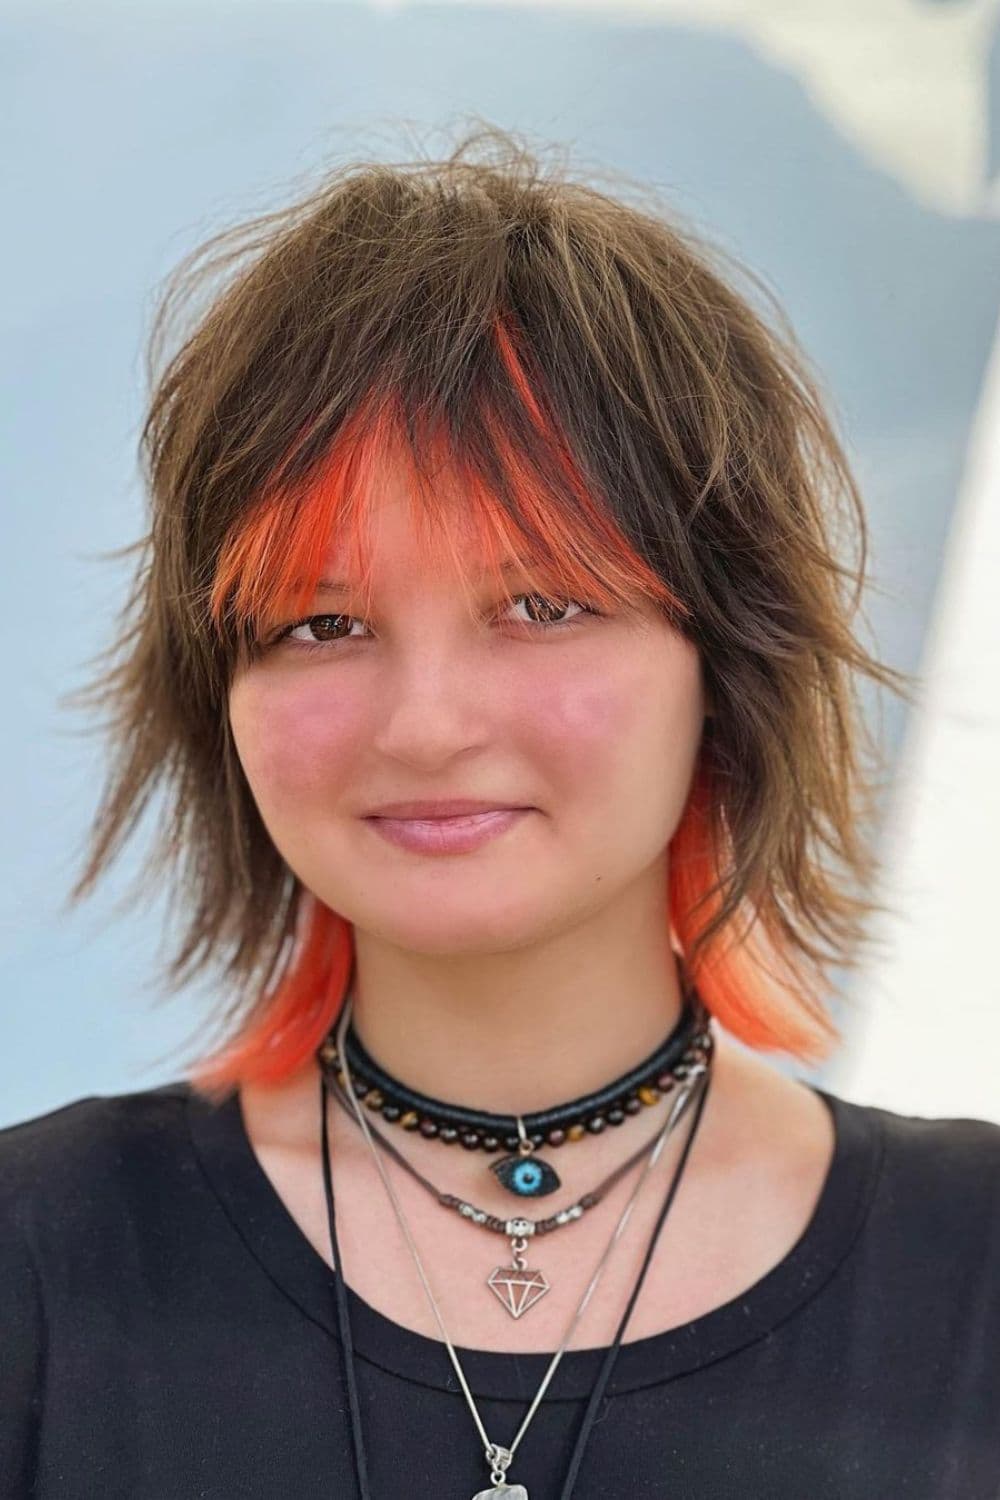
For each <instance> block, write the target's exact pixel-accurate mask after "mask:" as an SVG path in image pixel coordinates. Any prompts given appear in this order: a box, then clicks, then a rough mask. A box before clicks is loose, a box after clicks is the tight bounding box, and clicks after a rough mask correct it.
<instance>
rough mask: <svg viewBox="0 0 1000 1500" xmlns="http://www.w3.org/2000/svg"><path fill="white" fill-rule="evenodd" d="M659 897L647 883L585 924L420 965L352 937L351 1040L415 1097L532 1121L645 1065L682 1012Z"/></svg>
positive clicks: (417, 959) (415, 957) (410, 956)
mask: <svg viewBox="0 0 1000 1500" xmlns="http://www.w3.org/2000/svg"><path fill="white" fill-rule="evenodd" d="M665 913H666V891H665V889H664V886H663V883H662V881H659V880H657V881H652V880H647V881H646V882H644V883H640V884H639V885H637V886H636V887H634V888H633V889H631V890H629V891H626V892H624V893H623V894H622V896H621V898H620V900H619V902H618V903H616V905H615V906H614V907H612V908H607V909H605V910H604V911H603V912H601V913H598V914H596V915H591V916H589V917H588V919H587V922H586V924H585V925H582V926H579V927H577V928H575V929H573V930H570V931H565V932H562V933H559V934H557V935H555V936H554V937H551V938H549V939H547V940H546V941H545V942H544V943H541V944H533V945H532V946H530V947H525V948H521V949H516V950H513V951H509V952H503V953H492V954H486V955H484V954H482V953H476V954H474V955H460V956H457V957H456V956H453V955H449V956H447V957H445V958H442V957H441V955H439V954H433V955H425V954H415V953H413V952H410V951H402V950H400V949H397V948H394V947H392V946H391V945H389V944H386V943H384V942H382V941H381V940H379V939H376V938H373V937H372V936H371V935H370V934H368V933H363V932H361V931H356V933H355V954H356V965H355V973H354V983H353V985H352V987H351V994H352V997H353V1022H354V1030H355V1032H356V1034H357V1036H358V1037H359V1039H360V1041H361V1043H362V1045H363V1046H364V1047H365V1048H366V1049H367V1050H368V1052H369V1053H370V1054H371V1056H372V1057H373V1058H374V1059H375V1061H376V1062H378V1063H379V1064H380V1065H381V1066H382V1067H383V1068H384V1069H385V1070H386V1071H387V1072H388V1073H391V1074H392V1075H393V1076H394V1077H395V1078H398V1079H399V1081H400V1082H401V1083H405V1084H407V1085H408V1086H409V1087H410V1088H412V1089H415V1090H416V1091H417V1092H419V1093H422V1094H427V1095H429V1096H431V1097H432V1098H436V1099H440V1100H442V1101H443V1102H445V1103H448V1104H458V1105H464V1106H465V1107H467V1108H470V1109H478V1110H486V1111H488V1112H489V1113H493V1114H531V1113H533V1112H535V1111H537V1110H543V1109H549V1108H551V1107H553V1106H554V1105H557V1104H562V1103H565V1102H566V1101H568V1100H570V1099H575V1098H577V1097H579V1096H580V1095H583V1094H588V1093H591V1092H592V1091H593V1090H595V1089H598V1088H602V1087H603V1086H604V1085H606V1084H607V1083H610V1082H611V1080H612V1079H614V1078H616V1077H618V1076H619V1075H620V1074H622V1073H624V1072H626V1071H628V1070H629V1069H630V1068H633V1067H635V1066H636V1064H637V1063H639V1062H641V1061H642V1060H643V1059H644V1058H645V1057H646V1056H647V1055H648V1054H649V1053H650V1052H652V1051H653V1050H654V1048H655V1047H657V1046H658V1045H659V1044H660V1043H661V1042H662V1041H663V1039H664V1037H665V1036H666V1035H667V1033H668V1032H669V1031H670V1030H671V1029H672V1028H673V1027H674V1026H676V1025H677V1022H678V1021H679V1019H680V1016H681V1012H682V1009H683V990H682V985H681V975H680V971H679V966H678V961H677V958H676V955H675V954H674V952H673V950H672V948H671V946H670V942H669V936H668V931H667V922H666V916H665Z"/></svg>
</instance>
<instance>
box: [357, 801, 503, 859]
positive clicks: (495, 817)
mask: <svg viewBox="0 0 1000 1500" xmlns="http://www.w3.org/2000/svg"><path fill="white" fill-rule="evenodd" d="M411 805H412V804H411ZM532 811H533V809H531V808H527V807H492V808H489V807H488V808H485V809H480V810H478V811H476V812H471V813H459V814H453V815H452V816H450V817H445V818H442V817H437V818H426V817H425V818H388V817H367V818H365V819H364V820H363V821H364V822H365V823H366V824H367V825H368V827H369V828H371V829H372V831H373V832H374V833H376V834H379V835H381V837H382V838H383V839H385V840H387V841H388V842H389V843H390V844H396V845H398V847H400V848H402V849H408V850H410V851H411V853H414V854H469V853H471V852H472V851H473V850H474V849H479V848H481V847H482V845H484V844H488V843H490V842H491V841H492V840H493V839H495V838H498V837H500V836H502V835H503V834H505V833H506V832H507V831H508V830H509V829H513V828H514V827H515V826H516V825H517V824H519V823H521V822H523V821H524V820H525V819H526V818H528V817H530V815H531V812H532Z"/></svg>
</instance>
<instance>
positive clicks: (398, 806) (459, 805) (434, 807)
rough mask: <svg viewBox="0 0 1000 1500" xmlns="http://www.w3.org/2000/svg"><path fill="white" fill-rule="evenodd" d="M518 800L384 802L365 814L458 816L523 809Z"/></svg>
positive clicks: (407, 816) (455, 799)
mask: <svg viewBox="0 0 1000 1500" xmlns="http://www.w3.org/2000/svg"><path fill="white" fill-rule="evenodd" d="M523 807H524V804H523V803H519V802H498V801H496V800H486V799H484V798H477V797H453V798H449V799H447V800H444V799H439V800H437V801H427V800H424V801H422V802H386V803H384V804H383V805H382V806H381V807H373V808H372V809H371V811H370V812H368V813H366V814H365V816H366V817H369V818H397V819H398V818H420V819H421V820H426V819H428V818H458V817H462V816H463V815H465V814H468V813H487V812H504V811H508V810H512V809H523Z"/></svg>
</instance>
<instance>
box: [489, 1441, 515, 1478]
mask: <svg viewBox="0 0 1000 1500" xmlns="http://www.w3.org/2000/svg"><path fill="white" fill-rule="evenodd" d="M513 1457H514V1455H513V1453H511V1451H510V1449H509V1448H504V1447H502V1446H501V1445H500V1444H499V1443H490V1444H489V1446H488V1447H487V1449H486V1462H487V1463H488V1464H489V1466H490V1479H491V1480H492V1481H493V1483H494V1484H503V1483H504V1481H505V1480H506V1478H507V1470H508V1469H509V1468H510V1465H511V1460H512V1459H513Z"/></svg>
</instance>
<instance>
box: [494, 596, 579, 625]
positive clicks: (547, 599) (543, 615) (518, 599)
mask: <svg viewBox="0 0 1000 1500" xmlns="http://www.w3.org/2000/svg"><path fill="white" fill-rule="evenodd" d="M520 604H523V605H524V607H525V609H526V610H527V611H528V614H529V618H528V620H526V621H522V622H521V623H522V624H529V625H539V626H545V625H554V626H558V625H571V624H573V623H574V621H573V619H569V620H562V619H558V618H556V616H559V615H564V614H565V613H566V611H567V610H568V609H577V610H579V611H580V613H581V614H587V613H588V612H589V611H588V610H587V606H586V605H584V604H577V602H576V601H575V600H574V599H556V598H553V597H552V596H551V595H548V594H517V595H515V597H514V598H513V600H512V601H511V608H512V609H514V608H515V607H517V606H518V605H520Z"/></svg>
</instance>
